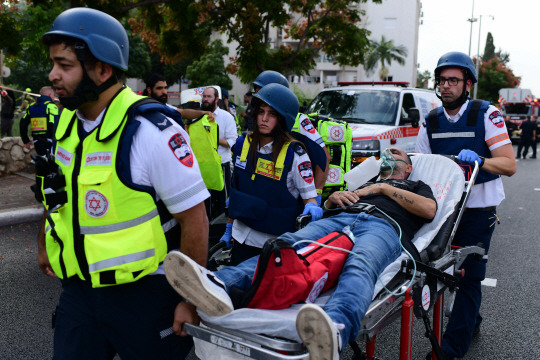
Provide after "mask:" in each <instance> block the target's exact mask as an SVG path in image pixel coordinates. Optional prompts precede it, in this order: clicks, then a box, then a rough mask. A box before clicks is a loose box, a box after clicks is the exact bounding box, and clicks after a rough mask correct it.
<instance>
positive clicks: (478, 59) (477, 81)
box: [473, 15, 495, 99]
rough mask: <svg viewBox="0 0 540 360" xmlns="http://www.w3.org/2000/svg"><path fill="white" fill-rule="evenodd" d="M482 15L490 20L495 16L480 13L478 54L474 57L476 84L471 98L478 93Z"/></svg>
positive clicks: (474, 97)
mask: <svg viewBox="0 0 540 360" xmlns="http://www.w3.org/2000/svg"><path fill="white" fill-rule="evenodd" d="M482 16H489V17H490V18H491V19H492V20H495V16H493V15H480V21H479V22H478V52H477V54H478V55H477V57H476V84H475V85H474V95H473V99H476V94H478V85H479V83H480V72H479V68H480V32H481V29H482Z"/></svg>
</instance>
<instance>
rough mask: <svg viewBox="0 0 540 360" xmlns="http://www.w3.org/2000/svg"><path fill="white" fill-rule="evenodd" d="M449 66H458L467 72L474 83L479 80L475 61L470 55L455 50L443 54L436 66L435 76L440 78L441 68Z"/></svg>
mask: <svg viewBox="0 0 540 360" xmlns="http://www.w3.org/2000/svg"><path fill="white" fill-rule="evenodd" d="M447 67H458V68H460V69H462V70H464V71H465V72H466V74H465V75H468V76H469V78H470V79H471V80H472V82H473V84H474V83H476V82H477V79H476V70H475V69H474V63H473V61H472V60H471V58H470V57H469V56H468V55H466V54H464V53H461V52H457V51H453V52H449V53H446V54H444V55H443V56H441V57H440V59H439V61H438V62H437V67H436V68H435V78H438V77H439V76H440V75H441V70H442V69H444V68H447Z"/></svg>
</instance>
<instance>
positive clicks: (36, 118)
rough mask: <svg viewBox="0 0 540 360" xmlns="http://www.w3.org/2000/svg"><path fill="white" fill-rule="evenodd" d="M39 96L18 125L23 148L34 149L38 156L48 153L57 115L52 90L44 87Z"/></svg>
mask: <svg viewBox="0 0 540 360" xmlns="http://www.w3.org/2000/svg"><path fill="white" fill-rule="evenodd" d="M39 94H40V95H41V96H40V97H38V99H37V101H36V102H35V103H33V104H32V105H30V106H29V107H28V109H27V110H26V114H25V115H24V117H23V118H22V119H21V122H20V124H19V127H20V133H21V140H22V142H23V143H24V147H25V148H27V149H30V148H31V146H32V144H34V149H35V150H36V153H37V154H38V155H41V156H43V155H46V154H47V153H49V152H50V149H51V144H52V131H53V128H54V124H55V123H56V121H57V119H58V115H59V111H58V106H56V104H55V103H54V102H53V97H54V90H53V89H52V88H51V87H50V86H44V87H42V88H41V90H40V91H39ZM28 125H30V129H31V132H32V141H30V139H29V138H28Z"/></svg>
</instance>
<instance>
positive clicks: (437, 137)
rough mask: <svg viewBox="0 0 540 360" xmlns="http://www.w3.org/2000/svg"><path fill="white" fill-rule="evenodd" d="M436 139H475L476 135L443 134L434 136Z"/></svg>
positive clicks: (471, 133) (469, 133) (466, 133)
mask: <svg viewBox="0 0 540 360" xmlns="http://www.w3.org/2000/svg"><path fill="white" fill-rule="evenodd" d="M432 136H433V138H434V139H445V138H473V137H475V136H476V135H475V134H474V132H449V133H441V134H433V135H432Z"/></svg>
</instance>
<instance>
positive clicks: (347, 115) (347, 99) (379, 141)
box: [305, 82, 441, 166]
mask: <svg viewBox="0 0 540 360" xmlns="http://www.w3.org/2000/svg"><path fill="white" fill-rule="evenodd" d="M339 85H340V86H338V87H334V88H328V89H324V90H322V91H321V92H320V93H319V94H318V95H317V96H316V97H315V99H313V101H312V102H311V104H310V105H309V107H308V108H307V109H306V111H305V113H306V114H313V113H318V114H319V115H323V116H328V117H331V118H333V119H339V120H344V121H347V123H348V124H349V126H350V127H351V128H352V130H353V142H352V166H355V165H358V164H359V163H361V162H362V161H364V160H365V159H367V158H368V157H370V156H376V157H377V158H379V155H380V152H381V151H382V150H384V149H386V148H387V147H389V146H396V147H399V148H401V149H403V150H405V151H407V152H414V146H415V143H416V137H417V135H418V131H419V125H421V124H422V123H424V121H425V118H426V117H427V115H428V114H429V112H430V111H431V110H432V109H435V108H437V107H439V106H440V105H441V101H440V100H439V98H437V96H436V95H435V92H434V91H431V90H424V89H415V88H409V87H406V85H408V83H404V82H369V83H365V82H354V83H339Z"/></svg>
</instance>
